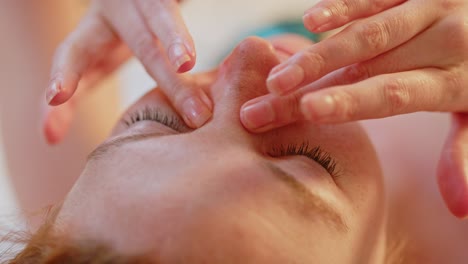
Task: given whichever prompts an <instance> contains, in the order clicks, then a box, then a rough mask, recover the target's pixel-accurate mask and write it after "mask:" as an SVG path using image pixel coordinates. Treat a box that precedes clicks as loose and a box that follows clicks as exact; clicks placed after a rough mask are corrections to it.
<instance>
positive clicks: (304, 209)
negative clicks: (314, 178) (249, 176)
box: [265, 162, 349, 232]
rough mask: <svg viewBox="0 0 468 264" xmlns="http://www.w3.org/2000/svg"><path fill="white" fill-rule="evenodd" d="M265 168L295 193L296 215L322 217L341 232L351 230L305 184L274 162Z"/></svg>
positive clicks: (333, 210) (267, 163)
mask: <svg viewBox="0 0 468 264" xmlns="http://www.w3.org/2000/svg"><path fill="white" fill-rule="evenodd" d="M265 166H266V167H267V168H268V169H269V170H270V172H271V173H272V174H273V177H274V178H276V179H277V180H279V181H280V182H281V183H282V184H284V185H285V186H287V187H288V188H289V190H291V192H292V193H293V196H294V197H293V198H294V200H295V203H296V206H295V208H296V209H297V212H296V213H298V214H299V215H301V216H303V217H305V218H307V219H310V218H313V217H316V216H320V217H321V218H322V219H324V220H325V221H326V222H327V223H330V224H332V225H333V226H334V227H335V228H336V229H337V230H338V231H340V232H347V231H348V230H349V228H348V226H347V225H346V222H345V221H344V219H343V218H342V216H341V215H340V214H338V213H337V211H336V210H335V209H334V208H333V207H332V206H331V205H330V204H329V203H327V202H325V201H324V200H323V199H322V198H321V197H320V196H318V195H317V194H314V193H313V192H311V191H310V190H309V189H308V188H307V187H306V186H305V185H304V183H302V182H300V181H299V180H297V179H296V177H294V176H293V175H291V174H289V173H288V172H286V171H285V170H283V169H282V168H280V167H278V166H277V165H276V164H274V163H272V162H266V163H265Z"/></svg>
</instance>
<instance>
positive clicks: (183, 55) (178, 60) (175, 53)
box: [169, 43, 191, 71]
mask: <svg viewBox="0 0 468 264" xmlns="http://www.w3.org/2000/svg"><path fill="white" fill-rule="evenodd" d="M169 59H170V60H171V62H172V65H174V67H175V68H176V70H177V71H179V69H180V68H181V66H183V65H184V64H185V63H187V62H189V61H190V60H191V58H190V56H189V54H188V52H187V49H186V48H185V46H184V44H182V43H175V44H173V45H172V46H171V47H170V48H169Z"/></svg>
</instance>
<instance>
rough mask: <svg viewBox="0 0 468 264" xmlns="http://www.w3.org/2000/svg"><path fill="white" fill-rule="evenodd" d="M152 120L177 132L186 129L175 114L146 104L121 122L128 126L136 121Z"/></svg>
mask: <svg viewBox="0 0 468 264" xmlns="http://www.w3.org/2000/svg"><path fill="white" fill-rule="evenodd" d="M143 121H153V122H157V123H160V124H162V125H164V126H167V127H169V128H171V129H173V130H175V131H177V132H185V131H187V126H186V125H185V124H184V122H183V121H182V120H181V119H180V118H178V117H177V116H175V115H168V114H166V113H165V112H164V111H162V110H161V109H159V108H157V107H149V106H146V107H144V108H143V109H140V110H136V111H134V112H132V113H130V114H128V115H127V117H126V118H124V119H123V123H124V124H125V125H126V126H127V127H130V126H132V125H134V124H136V123H138V122H143Z"/></svg>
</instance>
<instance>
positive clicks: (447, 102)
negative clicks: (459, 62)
mask: <svg viewBox="0 0 468 264" xmlns="http://www.w3.org/2000/svg"><path fill="white" fill-rule="evenodd" d="M465 98H466V92H465V93H464V94H462V93H461V92H460V91H459V89H458V88H454V87H452V86H451V76H450V73H447V72H446V71H444V70H439V69H429V68H428V69H420V70H414V71H409V72H401V73H394V74H386V75H380V76H376V77H373V78H370V79H367V80H364V81H361V82H358V83H355V84H351V85H344V86H337V87H332V88H328V89H323V90H319V91H315V92H312V93H309V94H306V95H304V96H303V97H302V99H301V111H302V113H303V115H304V116H305V118H306V119H308V120H311V121H314V122H321V123H338V122H347V121H354V120H361V119H371V118H381V117H387V116H392V115H398V114H404V113H411V112H416V111H450V112H454V111H459V110H461V109H463V108H466V105H465V103H464V100H466V99H465Z"/></svg>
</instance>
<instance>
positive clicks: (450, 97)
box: [442, 72, 466, 107]
mask: <svg viewBox="0 0 468 264" xmlns="http://www.w3.org/2000/svg"><path fill="white" fill-rule="evenodd" d="M442 78H443V79H444V80H443V82H444V84H445V89H444V92H443V95H444V96H445V98H444V99H445V100H443V101H444V102H447V103H448V104H449V107H450V106H451V104H453V102H457V101H459V99H460V98H465V95H464V94H463V93H466V89H463V87H464V85H463V83H464V78H463V75H460V74H458V73H453V72H450V73H447V74H444V75H443V76H442Z"/></svg>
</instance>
